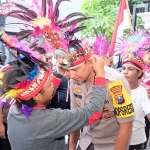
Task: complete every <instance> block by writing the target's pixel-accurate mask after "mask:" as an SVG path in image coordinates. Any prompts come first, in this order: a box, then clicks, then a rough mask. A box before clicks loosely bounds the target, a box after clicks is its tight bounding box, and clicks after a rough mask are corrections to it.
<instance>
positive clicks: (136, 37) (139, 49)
mask: <svg viewBox="0 0 150 150" xmlns="http://www.w3.org/2000/svg"><path fill="white" fill-rule="evenodd" d="M149 50H150V33H149V31H148V30H145V29H137V31H130V33H129V36H128V37H122V39H120V43H117V51H116V52H117V53H118V54H121V56H122V62H123V63H125V62H127V61H132V62H133V63H135V64H136V65H138V66H139V67H140V68H141V69H142V70H143V69H144V66H145V63H148V61H149V60H148V59H147V60H146V59H145V61H144V58H145V56H146V54H147V52H148V51H149Z"/></svg>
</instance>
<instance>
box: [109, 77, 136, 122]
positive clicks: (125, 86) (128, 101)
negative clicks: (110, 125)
mask: <svg viewBox="0 0 150 150" xmlns="http://www.w3.org/2000/svg"><path fill="white" fill-rule="evenodd" d="M117 83H118V82H117ZM120 86H122V88H120ZM114 87H115V88H116V87H117V88H116V89H115V88H114ZM116 90H117V92H116V93H117V94H116V93H115V91H116ZM110 91H111V97H112V99H113V106H114V110H115V115H116V118H117V121H118V123H127V122H130V121H133V116H134V109H133V104H132V98H131V95H130V93H131V90H130V86H129V83H128V81H127V80H126V79H125V78H124V77H122V79H121V82H120V83H119V86H117V85H115V84H114V86H112V88H111V89H110ZM118 98H122V99H118Z"/></svg>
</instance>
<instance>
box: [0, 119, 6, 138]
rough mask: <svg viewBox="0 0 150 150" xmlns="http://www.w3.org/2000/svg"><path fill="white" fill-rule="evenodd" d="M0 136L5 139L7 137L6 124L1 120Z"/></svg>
mask: <svg viewBox="0 0 150 150" xmlns="http://www.w3.org/2000/svg"><path fill="white" fill-rule="evenodd" d="M0 137H1V138H2V139H5V138H6V137H5V126H4V124H3V123H2V122H1V123H0Z"/></svg>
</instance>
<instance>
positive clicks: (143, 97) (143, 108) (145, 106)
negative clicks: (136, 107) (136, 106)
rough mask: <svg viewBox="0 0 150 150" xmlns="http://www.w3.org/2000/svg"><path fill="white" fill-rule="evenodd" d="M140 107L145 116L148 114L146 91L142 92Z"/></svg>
mask: <svg viewBox="0 0 150 150" xmlns="http://www.w3.org/2000/svg"><path fill="white" fill-rule="evenodd" d="M141 106H142V110H143V111H144V113H145V115H147V114H148V113H150V99H149V98H148V96H147V93H146V91H145V92H144V95H143V96H142V101H141Z"/></svg>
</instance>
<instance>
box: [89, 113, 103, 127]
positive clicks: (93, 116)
mask: <svg viewBox="0 0 150 150" xmlns="http://www.w3.org/2000/svg"><path fill="white" fill-rule="evenodd" d="M101 116H102V112H95V113H94V114H93V115H92V116H91V117H90V118H89V120H88V124H87V125H91V124H92V123H94V122H95V121H97V120H99V119H100V118H101Z"/></svg>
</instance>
